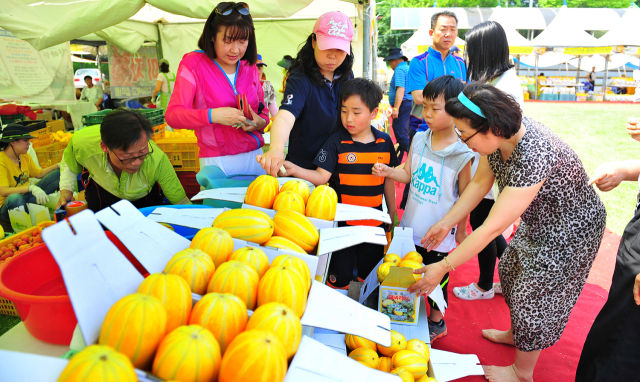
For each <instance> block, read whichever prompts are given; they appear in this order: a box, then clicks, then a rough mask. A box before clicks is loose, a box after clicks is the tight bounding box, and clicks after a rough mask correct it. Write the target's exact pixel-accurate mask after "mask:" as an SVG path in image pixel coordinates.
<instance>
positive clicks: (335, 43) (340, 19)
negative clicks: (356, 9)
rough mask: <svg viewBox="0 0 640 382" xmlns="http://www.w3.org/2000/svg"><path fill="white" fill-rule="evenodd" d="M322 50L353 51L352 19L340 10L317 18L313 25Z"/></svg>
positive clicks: (348, 52)
mask: <svg viewBox="0 0 640 382" xmlns="http://www.w3.org/2000/svg"><path fill="white" fill-rule="evenodd" d="M313 33H315V34H316V41H318V47H319V48H320V50H327V49H340V50H342V51H344V52H347V54H350V53H351V40H352V39H353V24H352V23H351V19H349V17H348V16H347V15H345V14H344V13H342V12H340V11H335V12H327V13H325V14H324V15H322V16H320V17H319V18H318V20H316V25H314V26H313Z"/></svg>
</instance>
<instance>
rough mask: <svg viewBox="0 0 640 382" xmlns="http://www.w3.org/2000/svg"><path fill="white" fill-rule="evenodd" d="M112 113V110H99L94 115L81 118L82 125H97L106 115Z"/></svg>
mask: <svg viewBox="0 0 640 382" xmlns="http://www.w3.org/2000/svg"><path fill="white" fill-rule="evenodd" d="M112 111H113V110H111V109H105V110H100V111H99V112H96V113H91V114H87V115H85V116H83V117H82V124H83V125H84V126H89V125H99V124H101V123H102V120H103V119H104V117H106V116H107V114H109V113H111V112H112Z"/></svg>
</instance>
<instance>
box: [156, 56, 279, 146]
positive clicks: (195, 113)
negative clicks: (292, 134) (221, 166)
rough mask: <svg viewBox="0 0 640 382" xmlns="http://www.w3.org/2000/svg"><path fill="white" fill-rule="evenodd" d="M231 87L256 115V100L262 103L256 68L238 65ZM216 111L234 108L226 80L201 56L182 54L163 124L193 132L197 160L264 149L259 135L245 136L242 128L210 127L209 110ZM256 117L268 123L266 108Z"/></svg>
mask: <svg viewBox="0 0 640 382" xmlns="http://www.w3.org/2000/svg"><path fill="white" fill-rule="evenodd" d="M235 86H236V91H237V93H238V94H245V95H246V96H247V101H248V102H249V104H250V105H251V108H252V109H253V111H254V112H256V113H257V112H258V103H259V102H260V101H259V100H262V102H264V92H263V90H262V85H260V80H259V78H258V69H257V68H256V66H255V65H254V66H250V65H249V64H248V63H247V62H246V61H240V65H239V67H238V70H237V72H236V83H235ZM219 107H233V108H237V107H238V106H237V101H236V93H235V92H234V89H233V86H232V85H231V83H230V82H229V77H227V75H226V74H225V73H224V72H223V71H222V70H220V68H219V67H218V65H216V63H214V62H213V61H212V60H211V59H210V58H209V57H208V56H207V55H206V54H205V53H204V52H202V51H195V52H190V53H187V54H185V55H184V57H183V58H182V61H181V62H180V67H179V68H178V74H177V76H176V83H175V86H174V89H173V93H172V94H171V100H170V101H169V106H168V107H167V111H166V113H165V119H166V120H167V124H168V125H169V126H171V127H173V128H175V129H193V130H195V133H196V137H197V138H198V146H200V155H199V156H200V157H201V158H207V157H219V156H225V155H235V154H241V153H246V152H250V151H253V150H255V149H258V148H260V147H262V146H264V139H263V138H262V133H261V132H259V131H253V132H250V133H248V132H246V131H244V130H242V128H239V129H236V128H235V127H231V126H224V125H221V124H218V123H211V121H210V119H209V110H210V109H216V108H219ZM260 117H262V118H264V120H265V121H267V124H268V123H269V109H268V108H267V107H265V108H264V109H263V110H262V113H260Z"/></svg>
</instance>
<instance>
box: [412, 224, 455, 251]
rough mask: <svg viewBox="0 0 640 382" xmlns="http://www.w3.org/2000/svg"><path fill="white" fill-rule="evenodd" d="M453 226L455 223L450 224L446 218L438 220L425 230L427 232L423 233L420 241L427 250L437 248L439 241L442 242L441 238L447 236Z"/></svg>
mask: <svg viewBox="0 0 640 382" xmlns="http://www.w3.org/2000/svg"><path fill="white" fill-rule="evenodd" d="M454 226H455V224H451V223H450V222H448V221H446V220H440V221H439V222H437V223H436V224H434V225H432V226H431V228H429V231H427V234H426V235H424V237H423V238H422V240H421V241H420V243H422V245H423V246H424V248H425V249H426V250H428V251H430V250H432V249H434V248H438V246H439V245H440V243H442V240H444V239H445V238H446V237H447V235H448V234H449V232H451V230H452V229H453V227H454Z"/></svg>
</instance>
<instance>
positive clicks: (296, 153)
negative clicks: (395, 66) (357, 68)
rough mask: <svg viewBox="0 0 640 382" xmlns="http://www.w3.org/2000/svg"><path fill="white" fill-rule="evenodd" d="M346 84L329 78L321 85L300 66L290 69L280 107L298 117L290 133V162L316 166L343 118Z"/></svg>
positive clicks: (310, 166) (306, 166) (307, 166)
mask: <svg viewBox="0 0 640 382" xmlns="http://www.w3.org/2000/svg"><path fill="white" fill-rule="evenodd" d="M351 78H353V73H351V74H350V76H349V79H351ZM343 84H344V82H336V81H334V82H329V81H328V80H327V81H325V82H324V83H323V84H322V85H319V84H316V83H314V82H311V80H310V79H309V77H307V76H306V75H304V74H303V73H302V72H300V70H299V69H298V68H295V69H293V70H292V71H291V72H290V74H289V77H288V78H287V83H286V86H285V91H284V98H283V99H282V105H281V106H280V110H286V111H288V112H290V113H291V114H293V116H294V117H295V118H296V121H295V122H294V124H293V128H292V129H291V133H290V134H289V152H288V153H287V158H286V159H287V160H288V161H291V162H293V163H294V164H296V165H298V166H300V167H302V168H305V169H308V170H315V169H316V166H315V165H314V164H313V160H314V159H315V157H316V154H318V152H319V151H320V149H321V148H322V145H323V144H324V142H325V141H326V140H327V139H329V137H330V136H331V134H332V133H333V130H334V128H335V126H336V123H337V121H338V120H339V117H340V90H342V85H343Z"/></svg>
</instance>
